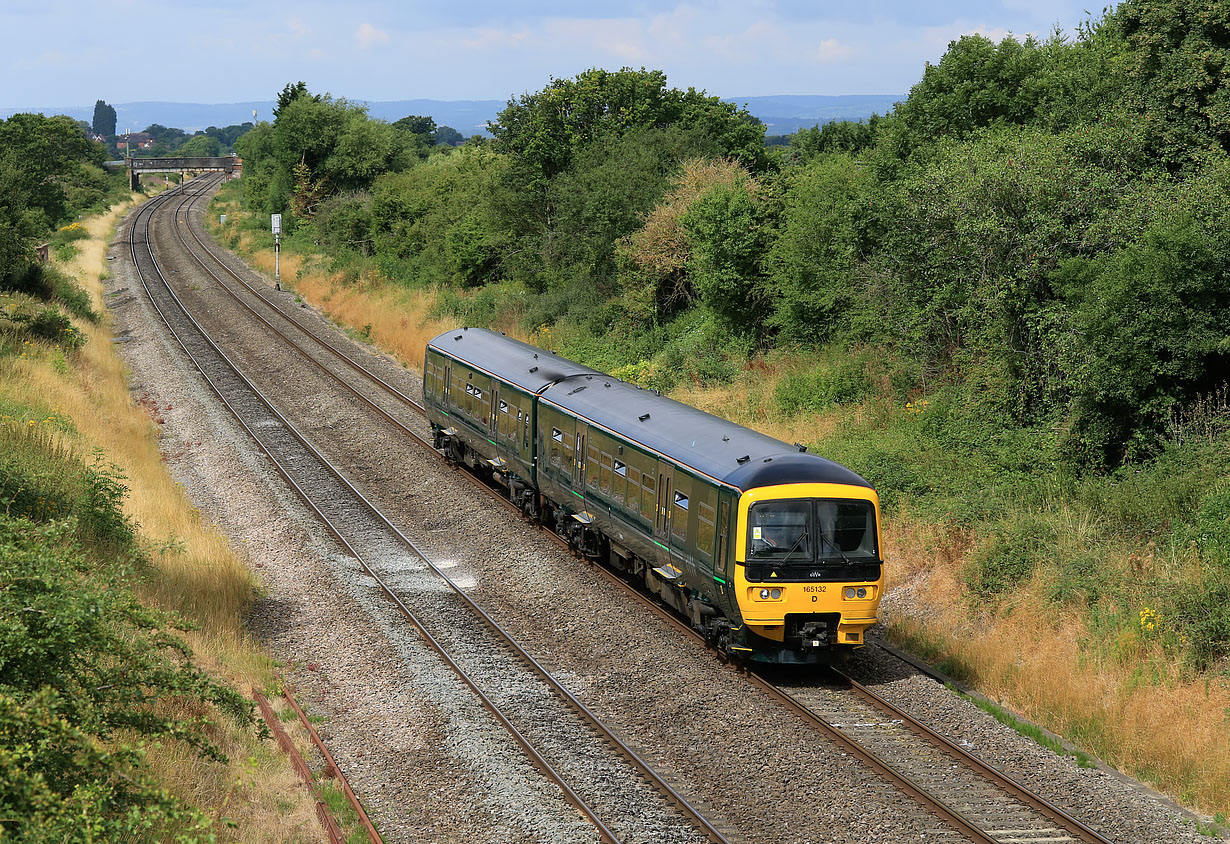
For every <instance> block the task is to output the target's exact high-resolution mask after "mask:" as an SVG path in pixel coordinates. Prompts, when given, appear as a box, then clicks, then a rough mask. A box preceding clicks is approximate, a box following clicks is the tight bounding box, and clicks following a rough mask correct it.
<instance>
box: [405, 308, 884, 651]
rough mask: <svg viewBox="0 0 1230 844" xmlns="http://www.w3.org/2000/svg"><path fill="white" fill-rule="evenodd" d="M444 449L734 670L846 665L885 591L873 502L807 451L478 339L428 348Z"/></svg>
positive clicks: (500, 337)
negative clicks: (661, 608)
mask: <svg viewBox="0 0 1230 844" xmlns="http://www.w3.org/2000/svg"><path fill="white" fill-rule="evenodd" d="M423 404H424V408H425V410H426V413H427V418H428V421H429V422H430V424H431V430H432V437H433V443H434V445H435V446H436V448H437V449H440V450H441V451H442V452H443V453H444V454H445V455H446V456H447V457H449V458H450V459H451V460H452V461H454V462H456V463H458V464H462V465H465V466H467V467H469V468H470V469H472V470H476V471H479V472H481V473H484V474H486V475H488V476H489V477H490V478H491V479H493V480H494V481H495V482H498V483H499V484H500V485H501V486H502V487H503V488H504V489H505V490H506V492H507V494H508V497H509V498H510V499H511V500H512V501H513V502H514V503H516V504H517V505H518V506H519V507H520V509H521V510H522V511H523V512H524V513H525V514H526V515H527V516H528V517H530V518H531V519H534V520H536V521H539V522H541V523H544V524H546V525H548V526H549V527H551V528H552V529H554V530H555V531H556V532H557V533H558V534H560V535H561V536H563V537H565V538H566V539H567V540H568V543H569V545H570V546H571V547H572V548H573V549H574V550H576V551H577V552H579V553H580V554H582V555H584V556H585V557H586V558H588V559H590V560H594V561H597V562H600V563H602V564H604V565H606V566H608V567H610V568H613V569H616V570H618V571H620V572H622V573H623V574H624V576H625V577H627V578H629V579H632V580H634V581H636V582H637V583H638V585H639V586H641V587H643V588H644V589H645V590H647V591H649V592H650V593H652V594H653V595H654V596H656V597H657V598H658V599H659V600H661V601H662V602H663V603H665V604H666V605H668V606H669V607H671V608H672V609H674V610H675V611H676V612H677V613H678V614H680V615H681V616H683V617H685V618H686V619H687V620H688V621H689V622H690V623H691V625H692V626H693V627H694V628H695V629H696V630H697V631H699V632H700V633H701V634H702V635H703V636H704V637H705V639H706V641H707V642H709V644H710V645H711V646H713V647H714V648H715V649H717V650H718V651H720V652H721V653H723V654H725V655H727V656H729V657H731V658H733V659H736V660H738V661H751V662H758V663H779V664H817V663H828V662H836V661H839V660H841V659H843V658H844V657H845V656H847V655H848V654H849V653H851V652H852V651H853V650H854V649H856V648H859V647H861V646H863V645H864V643H865V640H866V635H867V629H868V628H869V627H871V626H872V625H873V624H875V622H876V618H877V612H878V609H879V604H880V598H881V594H882V590H883V583H884V577H883V559H882V555H881V549H882V548H883V538H882V536H881V527H880V525H881V520H880V501H879V497H878V496H877V494H876V491H875V489H873V488H872V486H871V484H869V483H868V482H867V481H865V480H864V479H863V478H861V477H860V476H859V475H857V474H856V473H855V472H853V471H851V470H850V469H848V468H846V467H845V466H842V465H841V464H839V463H836V462H834V461H832V460H827V459H825V458H823V457H820V456H818V455H815V454H811V453H809V452H808V451H807V450H806V448H805V447H804V446H802V445H799V444H797V443H796V444H794V445H788V444H787V443H784V442H782V441H780V440H777V439H774V438H772V437H768V436H765V435H764V434H760V433H758V432H756V431H752V430H750V429H748V428H744V427H743V426H741V425H736V424H734V423H733V422H730V421H727V420H725V419H721V418H719V417H717V416H714V415H712V414H709V413H706V412H704V411H702V410H699V409H697V408H694V407H691V406H689V405H686V404H683V403H681V402H678V401H675V400H673V399H671V398H668V397H666V396H663V395H662V394H661V393H659V392H657V391H655V390H651V389H646V388H643V387H640V386H638V385H635V384H632V383H629V382H625V381H622V380H620V379H618V378H615V377H612V376H611V375H607V374H605V373H602V372H600V371H598V370H595V369H591V368H590V367H587V366H584V365H582V364H579V363H576V362H574V361H570V360H567V359H566V358H563V357H561V356H559V355H557V354H555V353H553V352H551V351H548V350H546V349H540V348H536V347H534V346H532V345H529V344H527V343H523V342H521V341H519V340H515V339H513V338H510V337H507V336H505V335H504V334H501V333H499V332H494V331H489V330H486V329H481V328H472V327H467V328H458V329H455V330H452V331H448V332H445V333H443V334H440V335H439V336H437V337H435V338H433V339H432V340H431V341H430V342H429V343H428V345H427V349H426V353H425V356H424V368H423Z"/></svg>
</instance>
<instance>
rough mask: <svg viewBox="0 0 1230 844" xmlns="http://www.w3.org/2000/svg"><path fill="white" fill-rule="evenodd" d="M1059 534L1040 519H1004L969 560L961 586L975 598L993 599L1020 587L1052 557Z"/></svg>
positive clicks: (1050, 524) (1024, 515)
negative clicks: (964, 583)
mask: <svg viewBox="0 0 1230 844" xmlns="http://www.w3.org/2000/svg"><path fill="white" fill-rule="evenodd" d="M1058 543H1059V531H1058V530H1057V529H1056V527H1055V525H1054V524H1053V523H1051V522H1050V521H1048V520H1047V519H1046V518H1045V517H1044V516H1042V515H1037V514H1033V515H1027V514H1022V515H1021V516H1018V517H1017V518H1013V519H1005V520H1003V521H1001V522H1000V523H999V524H997V525H995V526H994V527H992V528H991V530H990V531H989V533H988V535H987V537H986V539H985V541H984V542H983V543H982V544H981V545H980V546H979V547H978V549H977V550H976V551H975V552H974V553H973V555H972V556H971V557H970V560H969V563H968V565H967V567H966V570H965V573H964V574H965V582H966V584H967V585H968V586H969V588H970V590H971V591H972V592H973V593H974V594H975V595H977V596H980V597H983V598H993V597H996V596H999V595H1002V594H1004V593H1005V592H1008V591H1011V590H1012V589H1014V588H1016V587H1017V586H1019V585H1021V584H1023V583H1024V582H1025V581H1026V580H1027V579H1028V578H1029V577H1030V576H1031V575H1032V574H1033V572H1034V569H1035V567H1037V565H1038V564H1039V563H1040V562H1041V561H1043V560H1044V559H1047V558H1049V557H1050V556H1051V555H1053V554H1054V553H1055V552H1056V550H1057V547H1058Z"/></svg>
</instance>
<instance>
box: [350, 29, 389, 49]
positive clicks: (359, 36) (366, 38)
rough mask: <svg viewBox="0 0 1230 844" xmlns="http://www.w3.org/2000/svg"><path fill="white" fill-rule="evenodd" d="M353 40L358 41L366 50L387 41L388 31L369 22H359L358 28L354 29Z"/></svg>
mask: <svg viewBox="0 0 1230 844" xmlns="http://www.w3.org/2000/svg"><path fill="white" fill-rule="evenodd" d="M354 40H355V41H357V42H358V44H359V46H360V47H361V48H362V49H364V50H366V49H368V48H370V47H374V46H375V45H377V44H387V43H389V33H388V32H387V31H385V30H383V29H379V28H378V27H374V26H372V25H371V24H370V23H361V24H359V28H358V29H357V30H355V34H354Z"/></svg>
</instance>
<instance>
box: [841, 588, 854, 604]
mask: <svg viewBox="0 0 1230 844" xmlns="http://www.w3.org/2000/svg"><path fill="white" fill-rule="evenodd" d="M842 594H843V595H845V597H846V600H847V601H848V600H850V599H852V598H853V597H854V587H853V586H847V587H846V591H845V592H843V593H842Z"/></svg>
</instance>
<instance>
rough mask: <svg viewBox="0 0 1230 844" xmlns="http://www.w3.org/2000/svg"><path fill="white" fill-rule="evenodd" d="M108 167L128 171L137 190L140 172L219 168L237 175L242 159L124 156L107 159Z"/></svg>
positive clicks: (197, 171) (133, 187)
mask: <svg viewBox="0 0 1230 844" xmlns="http://www.w3.org/2000/svg"><path fill="white" fill-rule="evenodd" d="M107 166H108V167H114V168H115V169H117V170H118V169H119V168H121V167H123V168H124V169H126V170H127V171H128V184H129V186H130V187H131V188H132V189H133V190H137V188H138V187H140V184H141V174H142V173H179V174H181V175H183V174H185V173H188V172H193V173H201V172H204V171H206V170H220V171H222V172H223V173H229V174H231V175H233V176H238V175H239V174H240V173H242V172H243V159H242V158H236V157H235V156H233V155H225V156H222V157H221V158H125V159H122V160H120V161H108V162H107Z"/></svg>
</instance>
